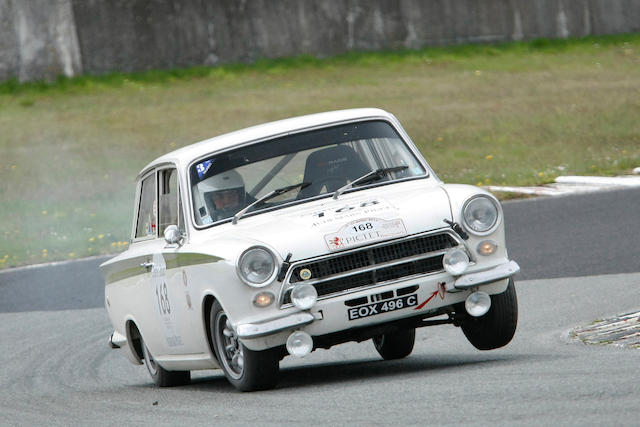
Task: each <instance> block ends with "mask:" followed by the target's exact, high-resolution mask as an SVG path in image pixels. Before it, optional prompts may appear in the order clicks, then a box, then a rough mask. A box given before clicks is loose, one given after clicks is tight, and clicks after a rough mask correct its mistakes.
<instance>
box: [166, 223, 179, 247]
mask: <svg viewBox="0 0 640 427" xmlns="http://www.w3.org/2000/svg"><path fill="white" fill-rule="evenodd" d="M164 240H165V241H166V242H167V243H168V244H170V245H175V244H178V245H179V246H182V241H183V240H184V236H183V235H182V233H180V230H179V229H178V226H177V225H170V226H168V227H167V228H165V229H164Z"/></svg>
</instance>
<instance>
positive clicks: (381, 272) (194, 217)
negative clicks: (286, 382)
mask: <svg viewBox="0 0 640 427" xmlns="http://www.w3.org/2000/svg"><path fill="white" fill-rule="evenodd" d="M136 185H137V189H136V198H135V207H134V217H133V227H132V232H131V244H130V245H129V247H128V249H127V250H126V251H125V252H123V253H121V254H119V255H118V256H116V257H115V258H113V259H111V260H109V261H107V262H105V263H104V264H102V265H101V270H102V273H103V276H104V278H105V282H106V286H105V304H106V308H107V311H108V314H109V318H110V319H111V322H112V324H113V327H114V332H113V333H112V334H111V336H110V337H109V344H110V345H111V347H112V348H120V349H121V350H120V351H122V352H123V353H124V354H125V355H126V356H127V357H128V358H129V359H130V360H131V362H133V363H136V364H142V363H143V362H144V364H145V365H146V366H147V369H148V371H149V373H150V374H151V377H152V379H153V381H154V382H155V383H156V384H158V385H159V386H174V385H181V384H186V383H188V382H189V381H190V377H191V371H192V370H200V369H218V368H219V369H222V371H223V372H224V374H225V376H226V378H227V379H228V380H229V382H230V383H231V384H233V386H235V387H236V388H237V389H239V390H243V391H251V390H260V389H268V388H272V387H274V386H275V385H276V383H277V380H278V373H279V363H280V360H282V359H283V358H284V357H287V356H288V355H291V356H295V357H303V356H305V355H307V354H309V353H310V352H311V351H313V350H314V349H317V348H330V347H332V346H334V345H336V344H340V343H344V342H348V341H358V342H360V341H364V340H369V339H370V340H371V341H372V343H373V345H372V350H373V349H374V348H375V350H376V351H377V352H378V353H379V355H380V356H381V357H382V358H384V359H387V360H389V359H400V358H404V357H406V356H408V355H409V354H410V353H411V352H412V350H413V347H414V341H415V330H416V328H419V327H423V326H430V325H439V324H451V325H454V326H456V327H460V329H461V330H462V332H463V333H464V335H465V336H466V338H467V339H468V340H469V342H470V343H471V344H473V345H474V346H475V347H476V348H478V349H481V350H490V349H495V348H499V347H502V346H504V345H506V344H507V343H509V341H510V340H511V339H512V337H513V335H514V333H515V330H516V323H517V317H518V307H517V299H516V291H515V286H514V282H513V276H514V274H516V273H517V272H518V270H519V267H518V264H517V263H516V262H515V261H512V260H509V258H508V256H507V251H506V248H505V236H504V224H503V214H502V208H501V206H500V203H499V202H498V200H496V198H494V197H493V196H492V195H491V194H489V193H487V192H485V191H484V190H482V189H480V188H478V187H473V186H467V185H457V184H445V183H443V182H442V181H441V180H440V179H438V177H437V176H436V175H435V173H434V171H433V170H432V169H431V167H430V166H429V164H428V163H427V162H426V161H425V159H424V158H423V157H422V155H421V154H420V152H419V151H418V150H417V148H416V146H415V145H414V144H413V142H412V141H411V139H410V138H409V136H408V135H407V133H406V132H405V130H404V129H403V128H402V126H401V125H400V123H399V122H398V120H397V119H396V118H395V117H394V116H393V115H391V114H389V113H387V112H385V111H382V110H379V109H354V110H344V111H334V112H327V113H320V114H314V115H309V116H303V117H297V118H292V119H287V120H281V121H277V122H272V123H267V124H263V125H259V126H254V127H250V128H247V129H244V130H240V131H236V132H232V133H228V134H225V135H221V136H217V137H215V138H211V139H208V140H205V141H202V142H199V143H196V144H193V145H190V146H186V147H184V148H181V149H178V150H176V151H174V152H171V153H169V154H166V155H164V156H162V157H160V158H158V159H156V160H154V161H153V162H151V163H149V164H148V165H147V166H146V167H145V168H144V169H143V170H142V171H141V172H140V174H139V176H138V178H137V184H136Z"/></svg>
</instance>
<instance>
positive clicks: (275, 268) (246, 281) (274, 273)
mask: <svg viewBox="0 0 640 427" xmlns="http://www.w3.org/2000/svg"><path fill="white" fill-rule="evenodd" d="M252 250H263V251H265V252H266V253H267V254H269V256H271V259H272V260H273V271H272V272H271V274H270V275H269V278H268V279H267V280H265V281H264V282H262V283H256V282H252V281H251V280H249V279H248V278H246V277H244V275H243V274H242V269H241V268H240V266H241V265H242V261H243V259H244V257H245V256H246V255H247V254H248V253H249V252H250V251H252ZM236 274H237V275H238V277H239V278H240V280H241V281H242V282H243V283H244V284H245V285H247V286H249V287H252V288H255V289H260V288H265V287H267V286H269V285H270V284H272V283H273V281H274V280H275V279H276V276H277V275H278V258H277V257H276V255H275V253H274V252H273V251H272V250H271V249H269V248H268V247H266V246H261V245H254V246H251V247H249V248H247V249H245V250H244V251H242V253H241V254H240V256H239V257H238V261H237V262H236Z"/></svg>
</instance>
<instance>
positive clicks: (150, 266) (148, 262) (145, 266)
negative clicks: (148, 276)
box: [140, 261, 153, 270]
mask: <svg viewBox="0 0 640 427" xmlns="http://www.w3.org/2000/svg"><path fill="white" fill-rule="evenodd" d="M140 267H142V268H146V269H147V270H148V269H150V268H153V263H152V262H151V261H147V262H143V263H142V264H140Z"/></svg>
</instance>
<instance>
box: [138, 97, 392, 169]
mask: <svg viewBox="0 0 640 427" xmlns="http://www.w3.org/2000/svg"><path fill="white" fill-rule="evenodd" d="M373 118H381V119H387V120H390V121H395V117H394V116H393V115H392V114H390V113H388V112H386V111H384V110H381V109H378V108H356V109H350V110H338V111H328V112H324V113H317V114H310V115H306V116H300V117H293V118H289V119H284V120H278V121H274V122H269V123H264V124H260V125H256V126H251V127H248V128H245V129H241V130H237V131H234V132H230V133H225V134H223V135H219V136H216V137H213V138H209V139H205V140H203V141H200V142H196V143H195V144H191V145H187V146H186V147H182V148H179V149H177V150H175V151H172V152H170V153H167V154H165V155H163V156H160V157H158V158H157V159H155V160H153V161H152V162H150V163H149V164H148V165H147V166H145V167H144V168H143V169H142V170H141V171H140V174H139V175H138V176H139V177H140V176H142V175H144V174H146V173H147V172H148V171H149V170H150V169H152V168H154V167H156V166H159V165H162V164H167V163H175V164H177V165H178V167H181V168H183V167H186V166H187V165H188V164H189V162H191V161H192V160H194V159H196V158H200V157H203V156H206V155H207V154H209V153H213V152H215V151H222V150H225V149H228V148H231V147H235V146H238V145H242V144H246V143H251V142H252V141H260V140H264V139H270V138H273V137H277V136H282V135H286V134H288V133H295V132H300V131H303V130H305V129H310V128H315V127H321V126H328V125H332V124H338V123H341V122H349V121H354V120H362V119H373Z"/></svg>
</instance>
